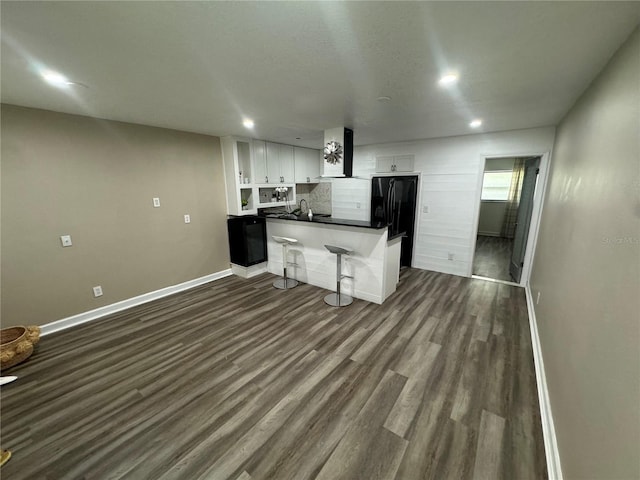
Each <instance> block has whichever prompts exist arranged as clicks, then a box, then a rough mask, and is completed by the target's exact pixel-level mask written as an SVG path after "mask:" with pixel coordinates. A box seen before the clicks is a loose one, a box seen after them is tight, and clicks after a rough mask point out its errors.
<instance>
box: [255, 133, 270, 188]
mask: <svg viewBox="0 0 640 480" xmlns="http://www.w3.org/2000/svg"><path fill="white" fill-rule="evenodd" d="M252 143H253V170H254V172H253V183H269V178H268V177H269V172H268V170H267V146H266V144H265V141H264V140H253V142H252Z"/></svg>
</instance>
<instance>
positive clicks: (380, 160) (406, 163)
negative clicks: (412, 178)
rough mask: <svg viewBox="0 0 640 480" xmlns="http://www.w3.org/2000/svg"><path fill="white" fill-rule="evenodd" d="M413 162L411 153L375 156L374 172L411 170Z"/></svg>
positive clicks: (413, 158)
mask: <svg viewBox="0 0 640 480" xmlns="http://www.w3.org/2000/svg"><path fill="white" fill-rule="evenodd" d="M414 162H415V157H414V156H413V155H394V156H384V157H376V172H380V173H387V172H413V169H414Z"/></svg>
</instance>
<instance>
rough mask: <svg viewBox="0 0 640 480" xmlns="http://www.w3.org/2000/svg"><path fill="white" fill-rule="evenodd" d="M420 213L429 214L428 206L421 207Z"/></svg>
mask: <svg viewBox="0 0 640 480" xmlns="http://www.w3.org/2000/svg"><path fill="white" fill-rule="evenodd" d="M422 213H429V206H428V205H425V206H424V207H422Z"/></svg>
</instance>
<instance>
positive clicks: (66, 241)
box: [60, 235, 73, 247]
mask: <svg viewBox="0 0 640 480" xmlns="http://www.w3.org/2000/svg"><path fill="white" fill-rule="evenodd" d="M60 241H61V242H62V246H63V247H70V246H71V245H73V243H72V242H71V235H62V236H61V237H60Z"/></svg>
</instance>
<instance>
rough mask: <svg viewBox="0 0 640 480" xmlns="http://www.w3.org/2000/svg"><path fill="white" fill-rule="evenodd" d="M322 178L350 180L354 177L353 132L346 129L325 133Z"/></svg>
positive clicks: (330, 130)
mask: <svg viewBox="0 0 640 480" xmlns="http://www.w3.org/2000/svg"><path fill="white" fill-rule="evenodd" d="M323 153H324V161H323V162H322V165H323V167H322V175H321V177H322V178H350V177H351V176H352V175H353V130H351V129H349V128H344V127H336V128H330V129H328V130H325V131H324V151H323Z"/></svg>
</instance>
